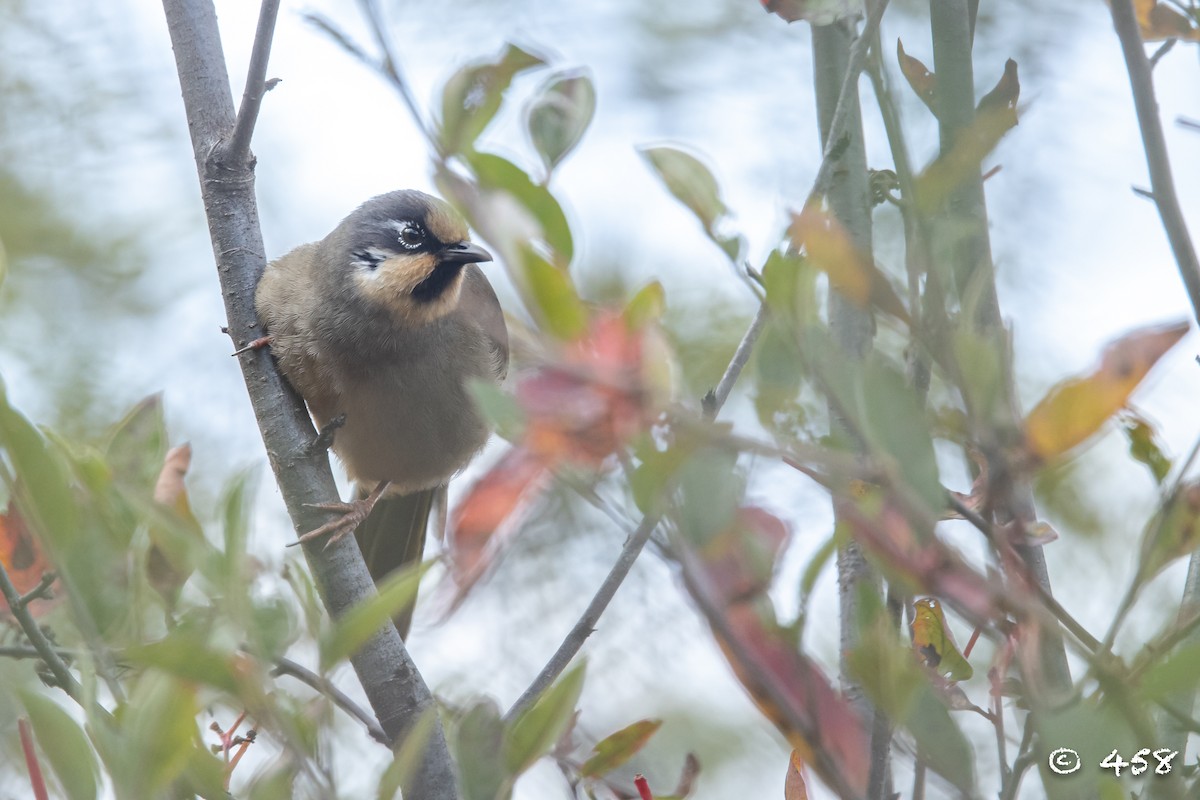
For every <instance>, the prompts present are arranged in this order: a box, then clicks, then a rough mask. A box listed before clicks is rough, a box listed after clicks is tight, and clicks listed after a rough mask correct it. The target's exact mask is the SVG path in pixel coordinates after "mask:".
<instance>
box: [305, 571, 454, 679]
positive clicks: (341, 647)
mask: <svg viewBox="0 0 1200 800" xmlns="http://www.w3.org/2000/svg"><path fill="white" fill-rule="evenodd" d="M432 563H433V562H425V563H423V564H419V565H417V566H414V567H409V568H405V569H401V570H397V571H396V572H394V573H393V574H391V575H389V576H388V577H387V578H385V579H384V581H383V583H381V584H379V594H377V595H376V596H375V597H372V598H371V599H370V600H367V601H366V602H364V603H360V604H359V605H357V606H354V607H353V608H351V609H350V610H349V611H347V612H346V613H345V614H343V615H342V617H341V618H340V619H338V620H336V621H335V622H334V623H333V627H332V628H331V629H330V630H329V631H327V632H326V633H325V634H324V635H323V636H322V637H321V640H320V652H321V671H322V672H325V671H327V670H328V669H330V668H331V667H332V666H333V665H334V664H336V663H338V662H339V661H341V660H342V659H344V658H349V657H350V655H352V654H353V653H356V652H358V649H359V648H360V647H362V646H363V645H364V644H366V643H367V641H368V640H370V638H371V637H372V636H374V635H375V634H376V633H378V632H379V629H380V628H382V627H383V626H384V625H389V624H391V621H392V618H393V617H395V616H396V615H397V614H399V613H400V612H401V611H403V610H404V609H406V608H408V607H409V606H411V605H412V604H413V603H414V602H415V601H416V599H417V588H418V586H419V585H420V583H421V576H423V575H424V574H425V571H426V570H427V569H429V566H430V565H431V564H432Z"/></svg>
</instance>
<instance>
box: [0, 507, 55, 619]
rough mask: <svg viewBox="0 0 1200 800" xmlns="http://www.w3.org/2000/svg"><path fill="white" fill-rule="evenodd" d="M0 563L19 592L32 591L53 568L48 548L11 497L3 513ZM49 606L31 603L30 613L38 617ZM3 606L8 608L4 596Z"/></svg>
mask: <svg viewBox="0 0 1200 800" xmlns="http://www.w3.org/2000/svg"><path fill="white" fill-rule="evenodd" d="M0 564H3V565H4V569H5V571H6V572H7V573H8V579H9V580H10V581H12V585H13V587H14V588H15V589H16V590H17V593H18V594H26V593H28V592H31V591H33V590H34V589H35V588H37V585H38V584H39V583H41V581H42V576H43V575H45V574H46V573H47V572H52V571H53V570H54V565H52V564H51V563H50V559H49V558H48V557H47V556H46V551H45V550H43V549H42V545H41V543H40V542H39V541H38V539H37V537H36V536H35V535H34V534H33V531H31V530H30V529H29V526H28V525H26V524H25V518H24V517H23V516H22V515H21V512H20V511H19V510H18V509H17V507H16V504H15V503H13V502H12V501H11V500H10V501H9V503H8V510H7V511H6V512H5V513H4V514H0ZM47 608H48V603H47V602H46V601H45V600H35V601H34V602H32V603H30V604H29V612H30V613H31V614H33V615H34V616H35V617H36V616H39V615H40V614H42V613H45V611H46V609H47ZM0 609H3V610H7V609H8V603H6V602H5V601H4V598H3V597H0Z"/></svg>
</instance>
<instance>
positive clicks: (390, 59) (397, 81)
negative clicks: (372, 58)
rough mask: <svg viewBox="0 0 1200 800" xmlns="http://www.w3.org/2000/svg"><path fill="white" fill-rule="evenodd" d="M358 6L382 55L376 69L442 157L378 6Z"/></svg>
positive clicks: (371, 1)
mask: <svg viewBox="0 0 1200 800" xmlns="http://www.w3.org/2000/svg"><path fill="white" fill-rule="evenodd" d="M358 5H359V7H360V8H362V12H363V16H365V17H366V18H367V23H368V24H369V26H370V28H371V33H372V34H373V35H374V36H375V43H376V44H377V45H379V49H380V51H381V52H382V53H383V60H382V61H381V62H380V63H379V64H377V65H376V66H377V68H378V69H379V71H380V72H382V73H383V75H384V77H386V78H387V79H388V80H389V81H390V82H391V84H392V86H393V88H395V90H396V91H397V92H398V93H399V94H400V99H401V100H402V101H403V102H404V105H405V107H406V108H408V113H409V115H411V116H412V121H413V124H414V125H416V126H417V130H419V131H420V132H421V135H422V136H424V137H425V140H426V141H428V142H429V146H430V147H432V148H433V150H434V152H435V153H437V154H438V155H439V156H443V155H444V153H443V152H442V146H441V143H440V142H439V141H438V139H437V137H436V136H434V135H433V130H432V129H431V128H430V127H429V126H428V125H427V124H426V123H425V117H424V115H423V114H422V113H421V107H420V106H419V105H417V98H416V97H415V96H414V95H413V92H412V88H411V87H410V86H409V85H408V81H407V80H406V79H405V77H404V73H403V72H402V71H401V69H400V59H399V58H397V57H396V55H395V54H394V53H393V52H392V43H391V39H390V38H389V37H388V35H387V29H386V26H385V25H384V24H383V15H382V14H381V13H380V11H379V7H378V5H377V4H376V3H375V0H359V3H358Z"/></svg>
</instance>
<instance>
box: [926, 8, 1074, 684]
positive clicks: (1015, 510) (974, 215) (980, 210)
mask: <svg viewBox="0 0 1200 800" xmlns="http://www.w3.org/2000/svg"><path fill="white" fill-rule="evenodd" d="M971 6H972V3H971V2H970V0H930V4H929V10H930V17H931V25H932V30H933V60H934V71H935V72H936V73H937V76H938V89H937V109H938V121H939V125H940V132H941V150H942V152H943V153H946V152H948V151H949V150H950V148H952V147H953V146H954V144H955V142H956V141H957V140H958V137H959V136H960V135H963V134H964V133H965V132H966V131H967V130H968V128H969V127H970V125H971V124H972V123H973V122H974V119H975V86H974V71H973V65H972V61H971V29H972V10H971ZM945 216H946V219H945V223H944V225H942V226H941V228H942V230H943V231H945V232H947V233H948V234H949V236H950V237H952V240H951V241H950V242H948V243H946V244H947V247H946V249H945V250H944V252H945V253H946V254H947V255H948V256H949V258H950V261H951V265H952V270H951V276H950V277H951V281H952V283H953V285H954V287H955V288H956V289H957V291H958V293H959V297H960V300H961V299H962V298H963V297H964V296H969V297H972V298H974V300H973V302H971V303H970V304H969V306H970V309H971V310H972V311H973V323H974V325H975V327H976V329H977V330H978V331H979V332H980V333H982V334H984V335H985V336H987V337H988V338H989V339H990V340H991V341H992V344H993V347H994V349H995V352H996V353H998V354H999V355H1000V357H1001V364H1002V366H1001V371H1002V373H1003V376H1002V377H1003V380H1004V383H1003V389H1002V391H1001V396H1000V397H999V398H997V402H998V407H999V413H998V414H997V419H998V420H999V422H1000V425H1001V427H1002V428H1004V429H1005V430H1000V431H995V432H992V433H994V434H995V435H997V437H998V439H999V441H995V442H990V443H987V444H988V446H987V448H986V449H987V450H990V451H993V452H989V453H988V454H987V455H988V462H989V470H990V477H991V479H992V487H991V495H992V496H993V497H994V498H995V502H994V506H995V508H994V513H995V514H996V516H997V522H999V523H1001V524H1008V523H1012V522H1016V523H1018V525H1019V526H1021V527H1025V528H1028V526H1029V525H1031V524H1032V523H1033V522H1034V520H1035V519H1036V510H1035V508H1034V502H1033V488H1032V486H1031V485H1030V483H1029V480H1028V479H1027V478H1026V477H1024V476H1022V475H1014V474H1011V473H1010V471H1009V470H1008V467H1007V463H1006V461H1005V459H1004V457H1003V456H1002V455H1000V451H1001V450H1002V449H1003V444H1004V441H1005V440H1006V439H1007V438H1011V437H1013V436H1014V435H1015V432H1016V430H1017V428H1018V424H1019V416H1018V411H1017V403H1016V393H1015V387H1014V383H1013V379H1012V364H1011V348H1010V346H1009V340H1008V334H1007V331H1006V330H1005V328H1004V321H1003V318H1002V317H1001V315H1000V303H999V300H998V299H997V296H996V280H995V267H994V265H993V263H992V253H991V243H990V241H989V238H988V228H987V205H986V202H985V200H984V194H983V178H982V175H981V174H980V173H979V171H978V170H977V171H976V172H975V173H974V174H973V175H971V176H970V177H968V178H967V179H966V180H963V181H962V182H961V184H960V185H959V186H958V187H957V188H956V190H955V191H954V192H952V193H951V195H950V198H949V201H948V208H947V209H946V215H945ZM964 310H966V309H964ZM1016 550H1017V553H1018V555H1019V556H1020V558H1021V562H1022V569H1023V571H1024V572H1025V574H1026V577H1027V578H1028V579H1029V580H1031V581H1033V582H1034V583H1036V584H1037V585H1038V586H1040V587H1041V588H1042V589H1044V590H1045V591H1046V592H1047V593H1049V591H1050V575H1049V572H1048V571H1047V568H1046V558H1045V554H1044V553H1043V552H1042V548H1041V547H1040V546H1030V545H1024V544H1021V545H1016ZM1038 649H1039V653H1040V657H1041V670H1042V673H1043V677H1044V679H1045V680H1044V682H1043V683H1044V686H1043V687H1042V688H1045V689H1048V690H1049V691H1050V694H1051V696H1057V697H1061V696H1063V695H1065V694H1066V693H1067V692H1069V691H1070V688H1071V673H1070V669H1069V667H1068V665H1067V655H1066V648H1065V647H1064V645H1063V641H1062V638H1061V637H1060V636H1058V634H1057V633H1056V632H1055V631H1053V630H1050V629H1049V628H1042V629H1041V631H1040V639H1039V643H1038ZM1030 688H1035V689H1036V688H1038V687H1037V685H1036V684H1035V685H1031V687H1030Z"/></svg>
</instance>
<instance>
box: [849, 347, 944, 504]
mask: <svg viewBox="0 0 1200 800" xmlns="http://www.w3.org/2000/svg"><path fill="white" fill-rule="evenodd" d="M859 407H860V409H861V412H862V421H863V423H864V427H865V428H866V430H865V431H864V433H865V434H866V435H867V437H868V439H869V440H870V442H871V444H872V445H873V446H874V447H876V448H878V449H879V450H882V451H883V452H884V453H886V454H887V455H889V456H891V457H892V459H894V463H893V466H894V468H895V474H897V475H900V476H903V478H904V479H905V480H906V481H907V482H908V484H909V485H910V486H912V487H913V489H915V490H916V491H917V492H918V493H919V494H920V495H921V499H923V500H924V501H925V504H926V507H927V508H929V509H930V510H939V509H941V508H942V507H943V506H944V505H945V490H944V489H943V488H942V484H941V479H940V478H939V476H938V467H937V459H936V458H935V457H934V452H933V439H932V437H931V436H930V433H929V421H928V420H927V419H926V417H925V412H924V411H923V410H922V408H921V404H920V403H919V402H918V401H917V396H916V393H915V392H914V391H913V388H912V386H910V385H909V383H908V381H906V380H905V379H904V376H903V375H901V374H900V372H899V371H898V370H896V369H895V368H894V367H892V366H891V365H890V364H888V363H887V362H886V361H884V360H883V359H882V358H881V357H871V358H869V359H868V361H867V363H866V369H865V371H864V373H863V380H862V390H861V392H860V394H859Z"/></svg>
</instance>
